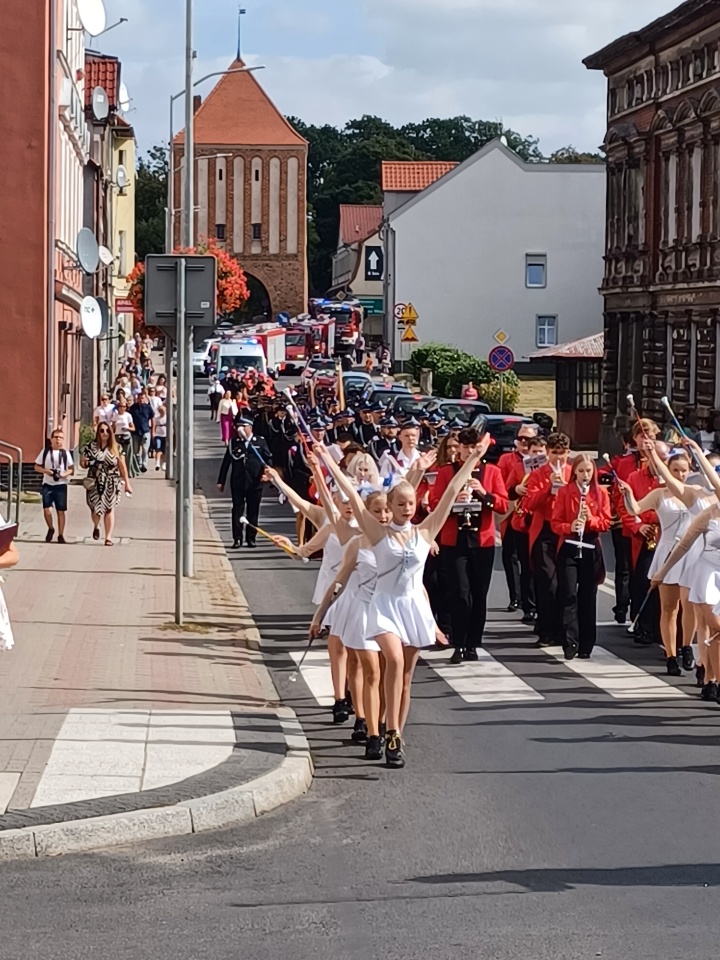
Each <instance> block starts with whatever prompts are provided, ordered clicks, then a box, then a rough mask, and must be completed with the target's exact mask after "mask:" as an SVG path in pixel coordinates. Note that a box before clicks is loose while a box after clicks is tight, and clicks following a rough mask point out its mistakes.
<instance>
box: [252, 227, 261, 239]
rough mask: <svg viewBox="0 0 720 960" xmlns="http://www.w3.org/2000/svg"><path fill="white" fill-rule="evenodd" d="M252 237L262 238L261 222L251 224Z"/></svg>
mask: <svg viewBox="0 0 720 960" xmlns="http://www.w3.org/2000/svg"><path fill="white" fill-rule="evenodd" d="M252 238H253V240H262V224H261V223H254V224H253V225H252Z"/></svg>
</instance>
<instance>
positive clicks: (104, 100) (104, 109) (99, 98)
mask: <svg viewBox="0 0 720 960" xmlns="http://www.w3.org/2000/svg"><path fill="white" fill-rule="evenodd" d="M92 111H93V116H94V117H95V119H96V120H101V121H102V120H107V118H108V114H109V113H110V104H109V103H108V95H107V93H105V90H104V88H103V87H95V89H94V90H93V93H92Z"/></svg>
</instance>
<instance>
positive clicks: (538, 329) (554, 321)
mask: <svg viewBox="0 0 720 960" xmlns="http://www.w3.org/2000/svg"><path fill="white" fill-rule="evenodd" d="M557 326H558V318H557V317H540V316H538V317H536V318H535V343H536V344H537V345H538V346H539V347H554V346H555V345H556V344H557V342H558V341H557Z"/></svg>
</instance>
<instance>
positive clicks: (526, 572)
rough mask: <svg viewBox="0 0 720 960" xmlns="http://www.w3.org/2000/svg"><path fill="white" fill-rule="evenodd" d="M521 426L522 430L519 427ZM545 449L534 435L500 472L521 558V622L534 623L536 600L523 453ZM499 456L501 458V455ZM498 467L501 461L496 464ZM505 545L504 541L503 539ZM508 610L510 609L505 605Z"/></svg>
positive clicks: (544, 443) (542, 439) (527, 475)
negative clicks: (527, 444) (523, 449)
mask: <svg viewBox="0 0 720 960" xmlns="http://www.w3.org/2000/svg"><path fill="white" fill-rule="evenodd" d="M521 429H524V428H522V427H521ZM546 451H547V440H546V439H545V437H541V436H539V435H538V436H537V437H533V438H532V439H531V440H530V445H529V447H528V449H527V450H526V451H525V452H524V453H523V456H522V457H519V458H518V459H517V460H516V461H515V463H514V464H513V466H512V469H511V470H510V472H509V474H508V476H507V477H506V476H504V475H503V480H505V486H506V487H507V492H508V496H509V497H510V508H511V510H512V512H511V514H510V516H509V518H508V520H507V521H506V523H508V524H509V526H510V528H511V531H512V534H511V535H512V540H513V546H514V550H515V554H516V555H517V558H518V560H519V561H520V597H521V602H522V609H523V616H522V620H521V622H522V623H527V624H530V625H534V624H535V621H536V620H537V612H536V611H537V606H536V603H535V583H534V580H533V572H532V567H531V564H530V520H531V517H530V514H529V513H528V512H527V511H526V510H525V494H526V493H527V489H528V481H529V480H530V477H531V476H532V472H531V471H527V470H526V469H525V465H524V463H523V459H524V457H525V456H528V455H529V456H531V457H537V456H539V455H541V454H545V453H546ZM501 459H502V458H501ZM498 466H500V463H498ZM503 545H504V541H503ZM508 609H509V608H508Z"/></svg>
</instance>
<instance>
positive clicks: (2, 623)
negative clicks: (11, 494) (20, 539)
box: [0, 514, 20, 651]
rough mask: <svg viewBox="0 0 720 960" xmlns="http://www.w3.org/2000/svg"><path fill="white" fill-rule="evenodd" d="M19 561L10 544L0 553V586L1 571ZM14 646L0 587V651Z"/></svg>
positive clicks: (0, 523) (1, 524)
mask: <svg viewBox="0 0 720 960" xmlns="http://www.w3.org/2000/svg"><path fill="white" fill-rule="evenodd" d="M4 526H5V518H4V517H3V516H2V514H0V527H4ZM19 559H20V556H19V554H18V551H17V547H16V546H15V544H14V543H11V544H10V546H9V547H8V548H7V550H4V551H3V552H2V553H0V584H2V575H1V574H2V571H3V570H9V569H10V567H14V566H15V565H16V564H17V563H18V561H19ZM14 646H15V640H14V638H13V632H12V627H11V626H10V615H9V614H8V609H7V604H6V603H5V597H4V596H3V592H2V587H1V586H0V651H2V650H12V648H13V647H14Z"/></svg>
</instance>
